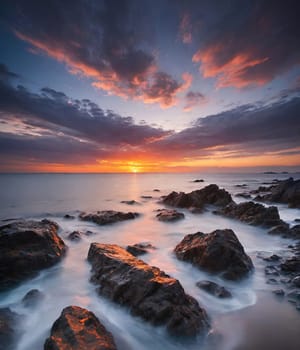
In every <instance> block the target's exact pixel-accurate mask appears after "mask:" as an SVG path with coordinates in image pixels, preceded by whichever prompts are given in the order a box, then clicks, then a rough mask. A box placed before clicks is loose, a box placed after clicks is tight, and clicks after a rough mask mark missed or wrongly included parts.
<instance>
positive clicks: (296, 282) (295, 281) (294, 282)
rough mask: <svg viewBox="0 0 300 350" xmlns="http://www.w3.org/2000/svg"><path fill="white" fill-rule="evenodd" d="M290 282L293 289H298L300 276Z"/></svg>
mask: <svg viewBox="0 0 300 350" xmlns="http://www.w3.org/2000/svg"><path fill="white" fill-rule="evenodd" d="M291 282H292V284H293V285H294V286H295V287H298V288H300V275H298V276H296V277H294V278H293V279H292V281H291Z"/></svg>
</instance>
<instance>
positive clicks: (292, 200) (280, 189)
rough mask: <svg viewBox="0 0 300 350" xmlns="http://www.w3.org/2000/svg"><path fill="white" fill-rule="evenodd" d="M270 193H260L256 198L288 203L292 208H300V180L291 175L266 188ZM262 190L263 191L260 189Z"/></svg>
mask: <svg viewBox="0 0 300 350" xmlns="http://www.w3.org/2000/svg"><path fill="white" fill-rule="evenodd" d="M266 191H268V192H269V193H267V194H264V195H259V196H258V197H257V198H256V200H260V201H264V202H277V203H286V204H288V205H289V207H291V208H300V180H296V181H295V180H294V179H293V178H292V177H290V178H289V179H287V180H283V181H279V182H278V183H277V184H275V185H272V186H270V187H268V188H266ZM258 192H261V191H258Z"/></svg>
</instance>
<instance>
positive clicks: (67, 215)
mask: <svg viewBox="0 0 300 350" xmlns="http://www.w3.org/2000/svg"><path fill="white" fill-rule="evenodd" d="M64 218H65V219H69V220H73V219H75V216H74V215H70V214H66V215H65V216H64Z"/></svg>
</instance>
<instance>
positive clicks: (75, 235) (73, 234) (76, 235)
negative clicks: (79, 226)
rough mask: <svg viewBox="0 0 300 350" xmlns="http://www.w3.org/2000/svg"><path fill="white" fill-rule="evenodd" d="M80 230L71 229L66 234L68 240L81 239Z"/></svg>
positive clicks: (76, 240)
mask: <svg viewBox="0 0 300 350" xmlns="http://www.w3.org/2000/svg"><path fill="white" fill-rule="evenodd" d="M81 236H82V232H80V231H73V232H71V233H70V234H69V235H68V239H69V240H70V241H75V242H78V241H80V240H81Z"/></svg>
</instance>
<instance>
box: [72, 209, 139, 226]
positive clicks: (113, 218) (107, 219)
mask: <svg viewBox="0 0 300 350" xmlns="http://www.w3.org/2000/svg"><path fill="white" fill-rule="evenodd" d="M137 216H139V214H138V213H132V212H128V213H123V212H121V211H115V210H102V211H97V212H95V213H89V214H86V213H81V214H80V215H79V218H80V219H81V220H83V221H92V222H94V223H96V224H98V225H108V224H113V223H115V222H119V221H125V220H132V219H135V218H136V217H137Z"/></svg>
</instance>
